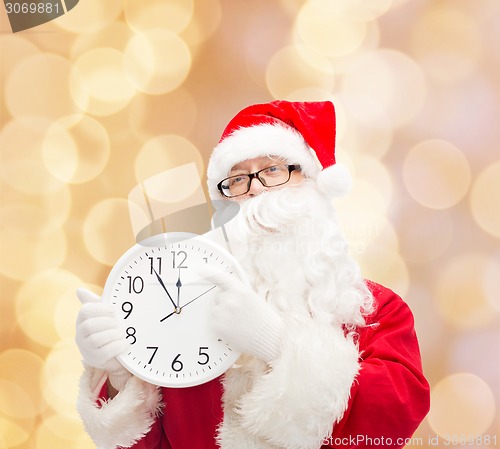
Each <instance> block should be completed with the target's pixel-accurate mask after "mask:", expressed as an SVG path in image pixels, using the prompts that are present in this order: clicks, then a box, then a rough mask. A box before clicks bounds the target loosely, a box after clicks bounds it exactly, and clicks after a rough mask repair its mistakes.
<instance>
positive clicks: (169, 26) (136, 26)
mask: <svg viewBox="0 0 500 449" xmlns="http://www.w3.org/2000/svg"><path fill="white" fill-rule="evenodd" d="M124 9H125V19H126V21H127V23H128V25H129V26H130V28H132V29H133V30H134V31H136V32H139V31H147V30H151V29H155V28H157V29H163V30H169V31H172V32H174V33H180V32H181V31H182V30H184V29H185V28H186V27H187V25H188V24H189V22H190V21H191V19H192V17H193V11H194V5H193V0H169V1H168V2H165V1H163V0H148V2H147V3H145V2H143V1H141V0H128V1H127V2H125V5H124Z"/></svg>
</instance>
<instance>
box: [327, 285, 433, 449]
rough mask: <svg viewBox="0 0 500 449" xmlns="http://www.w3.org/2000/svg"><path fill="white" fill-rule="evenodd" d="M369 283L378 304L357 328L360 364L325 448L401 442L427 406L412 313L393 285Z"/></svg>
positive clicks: (427, 408)
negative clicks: (341, 414) (347, 397)
mask: <svg viewBox="0 0 500 449" xmlns="http://www.w3.org/2000/svg"><path fill="white" fill-rule="evenodd" d="M368 286H369V287H370V289H371V290H372V292H373V295H374V297H375V300H376V305H377V310H376V312H375V313H374V315H373V316H372V317H370V319H368V320H367V324H369V325H368V326H367V327H365V328H363V329H361V330H360V332H359V347H360V352H361V370H360V373H359V375H358V377H357V379H356V381H355V382H354V384H353V387H352V389H351V398H350V402H349V407H348V409H347V411H346V413H345V414H344V416H343V418H342V420H341V421H340V422H339V423H338V424H337V425H336V426H335V427H334V430H333V433H332V435H331V437H329V438H328V441H325V443H328V444H325V445H324V446H323V447H324V448H328V447H330V448H357V447H360V448H367V447H380V446H389V447H393V448H400V447H403V446H405V440H406V439H408V438H410V437H411V436H412V435H413V433H414V432H415V430H416V429H417V427H418V426H419V424H420V423H421V422H422V420H423V419H424V417H425V415H426V414H427V412H428V411H429V402H430V401H429V385H428V383H427V380H426V379H425V377H424V375H423V372H422V363H421V359H420V350H419V347H418V342H417V336H416V334H415V329H414V322H413V315H412V313H411V311H410V309H409V307H408V306H407V305H406V303H404V302H403V300H402V299H401V298H400V297H399V296H397V295H396V294H395V293H394V292H392V291H391V290H389V289H386V288H384V287H382V286H380V285H378V284H375V283H372V282H368Z"/></svg>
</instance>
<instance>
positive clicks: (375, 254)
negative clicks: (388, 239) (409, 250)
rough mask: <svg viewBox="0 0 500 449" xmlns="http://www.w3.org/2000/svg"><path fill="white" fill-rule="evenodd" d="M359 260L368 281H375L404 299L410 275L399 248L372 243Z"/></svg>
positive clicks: (358, 256) (360, 255)
mask: <svg viewBox="0 0 500 449" xmlns="http://www.w3.org/2000/svg"><path fill="white" fill-rule="evenodd" d="M357 260H359V264H360V266H361V272H362V273H363V276H364V277H365V278H366V279H375V280H376V281H377V282H379V283H380V284H382V285H385V286H386V287H388V288H390V289H392V290H394V291H395V292H396V293H397V294H398V295H400V296H402V297H403V298H404V297H405V296H406V294H407V293H408V288H409V284H410V275H409V272H408V267H407V265H406V263H405V261H404V260H403V258H402V257H401V255H400V254H399V253H398V252H397V248H394V249H392V248H388V247H387V245H386V244H385V243H384V244H383V245H381V244H377V243H372V244H370V245H368V246H367V248H366V250H365V251H364V252H362V253H361V254H359V255H357Z"/></svg>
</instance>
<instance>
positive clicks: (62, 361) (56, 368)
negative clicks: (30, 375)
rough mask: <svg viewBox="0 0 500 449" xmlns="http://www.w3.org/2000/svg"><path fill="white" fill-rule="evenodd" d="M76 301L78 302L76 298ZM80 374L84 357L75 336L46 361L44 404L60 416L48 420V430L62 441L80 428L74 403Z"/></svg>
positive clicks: (58, 344)
mask: <svg viewBox="0 0 500 449" xmlns="http://www.w3.org/2000/svg"><path fill="white" fill-rule="evenodd" d="M74 301H75V302H78V300H77V299H76V297H75V298H74ZM81 374H82V362H81V355H80V353H79V352H78V348H77V346H76V345H75V341H74V336H73V337H70V338H67V339H65V340H61V341H59V342H58V343H57V344H55V345H54V346H53V347H52V348H51V351H50V353H49V354H48V355H47V358H46V359H45V364H44V367H43V374H42V383H41V387H42V392H43V395H44V398H45V401H46V402H47V403H48V404H49V405H50V406H51V407H52V408H53V409H54V410H55V411H57V412H58V414H59V415H61V416H60V417H59V418H55V417H52V418H51V419H49V420H48V421H49V422H50V424H51V425H50V426H49V427H51V429H52V430H53V432H54V433H55V434H57V435H59V436H61V437H63V438H68V439H71V437H72V433H73V432H76V431H78V430H79V428H80V424H79V422H78V421H79V419H78V414H77V411H76V408H75V404H76V401H77V396H78V384H79V379H80V376H81ZM46 421H47V420H46ZM57 421H66V425H65V426H64V428H59V429H58V428H57V427H58V426H54V425H53V424H54V422H57Z"/></svg>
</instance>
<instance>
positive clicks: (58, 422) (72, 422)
mask: <svg viewBox="0 0 500 449" xmlns="http://www.w3.org/2000/svg"><path fill="white" fill-rule="evenodd" d="M80 371H81V364H80ZM71 388H73V389H74V391H78V385H76V386H75V385H72V386H71ZM71 391H73V390H71ZM73 399H74V400H75V401H76V397H74V398H73ZM72 409H73V410H72V413H71V414H68V413H57V414H54V413H53V412H52V413H51V414H47V416H44V417H43V424H44V426H46V428H47V430H49V431H50V432H52V434H53V435H56V436H58V437H60V438H62V439H65V440H68V442H70V443H71V444H70V447H71V449H75V444H74V441H75V439H76V437H77V436H78V434H81V433H83V432H84V428H83V423H82V421H81V419H80V417H79V415H78V413H77V411H76V407H75V404H73V407H72ZM56 410H57V409H56ZM89 447H92V446H87V449H89Z"/></svg>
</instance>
